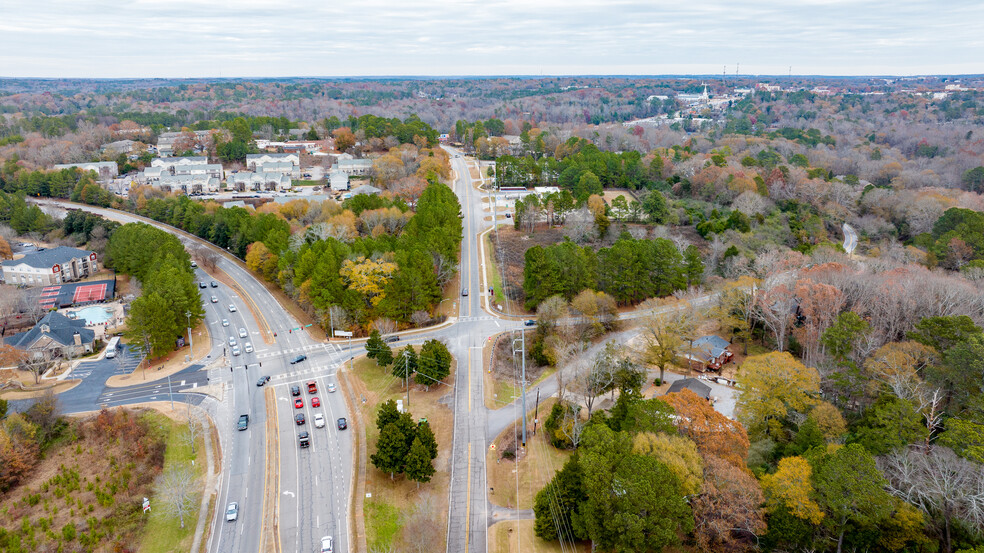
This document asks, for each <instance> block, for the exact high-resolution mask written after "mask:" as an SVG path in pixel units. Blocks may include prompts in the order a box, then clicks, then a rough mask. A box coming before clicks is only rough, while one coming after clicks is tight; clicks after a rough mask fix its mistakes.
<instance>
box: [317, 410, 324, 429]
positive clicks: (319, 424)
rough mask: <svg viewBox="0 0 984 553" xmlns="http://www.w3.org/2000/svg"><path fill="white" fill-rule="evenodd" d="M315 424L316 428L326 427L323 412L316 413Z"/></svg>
mask: <svg viewBox="0 0 984 553" xmlns="http://www.w3.org/2000/svg"><path fill="white" fill-rule="evenodd" d="M314 426H315V427H316V428H324V427H325V416H324V415H322V414H321V413H317V414H315V415H314Z"/></svg>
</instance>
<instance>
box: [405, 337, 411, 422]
mask: <svg viewBox="0 0 984 553" xmlns="http://www.w3.org/2000/svg"><path fill="white" fill-rule="evenodd" d="M411 347H413V346H411ZM403 377H404V378H406V379H407V409H408V410H409V409H410V356H409V355H404V356H403Z"/></svg>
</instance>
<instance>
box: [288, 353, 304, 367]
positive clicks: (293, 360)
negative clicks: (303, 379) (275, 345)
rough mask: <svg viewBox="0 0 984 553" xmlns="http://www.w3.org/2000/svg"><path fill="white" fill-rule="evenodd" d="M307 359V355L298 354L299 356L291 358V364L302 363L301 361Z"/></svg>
mask: <svg viewBox="0 0 984 553" xmlns="http://www.w3.org/2000/svg"><path fill="white" fill-rule="evenodd" d="M305 359H307V355H304V354H303V353H302V354H300V355H298V356H297V357H295V358H293V359H291V360H290V364H291V365H296V364H297V363H300V362H301V361H304V360H305Z"/></svg>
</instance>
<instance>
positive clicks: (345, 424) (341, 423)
mask: <svg viewBox="0 0 984 553" xmlns="http://www.w3.org/2000/svg"><path fill="white" fill-rule="evenodd" d="M337 422H338V429H339V430H345V429H346V428H348V421H347V420H345V417H341V418H339V419H338V421H337Z"/></svg>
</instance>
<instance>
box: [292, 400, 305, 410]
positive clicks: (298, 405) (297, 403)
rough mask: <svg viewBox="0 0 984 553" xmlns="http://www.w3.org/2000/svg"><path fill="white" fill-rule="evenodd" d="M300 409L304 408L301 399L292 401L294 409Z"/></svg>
mask: <svg viewBox="0 0 984 553" xmlns="http://www.w3.org/2000/svg"><path fill="white" fill-rule="evenodd" d="M302 407H304V400H303V399H301V398H297V399H295V400H294V409H300V408H302Z"/></svg>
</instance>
